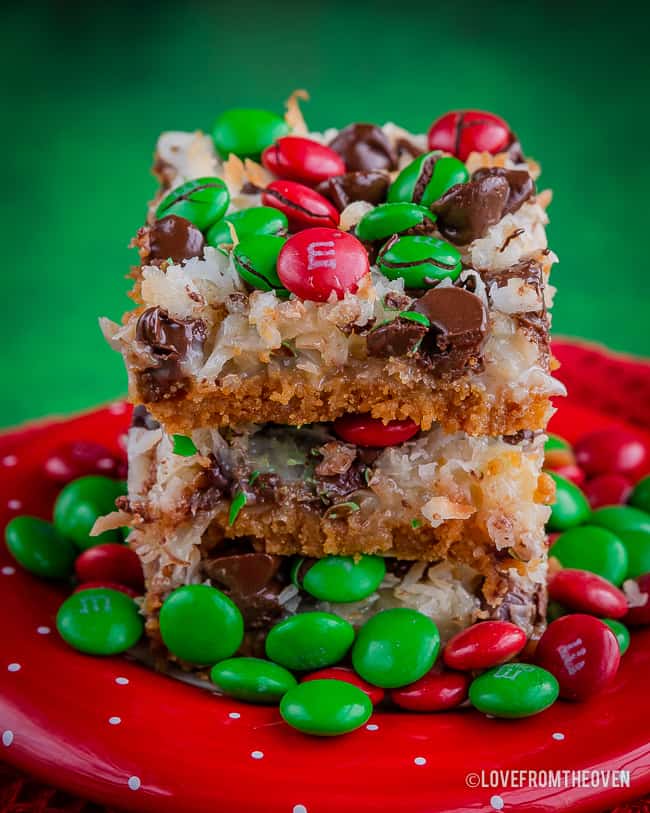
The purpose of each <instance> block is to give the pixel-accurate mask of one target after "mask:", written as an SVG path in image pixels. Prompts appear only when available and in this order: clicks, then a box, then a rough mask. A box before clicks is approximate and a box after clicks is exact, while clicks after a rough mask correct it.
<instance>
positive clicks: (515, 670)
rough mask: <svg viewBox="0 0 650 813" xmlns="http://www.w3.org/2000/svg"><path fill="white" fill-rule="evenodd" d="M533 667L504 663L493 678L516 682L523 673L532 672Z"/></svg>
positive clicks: (524, 664)
mask: <svg viewBox="0 0 650 813" xmlns="http://www.w3.org/2000/svg"><path fill="white" fill-rule="evenodd" d="M532 670H533V667H532V666H529V665H528V664H526V663H504V664H503V666H500V667H499V668H498V669H497V670H496V672H495V673H494V675H493V677H495V678H502V679H503V680H516V678H518V677H519V675H521V674H523V673H524V672H532Z"/></svg>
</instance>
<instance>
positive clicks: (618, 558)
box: [550, 525, 628, 585]
mask: <svg viewBox="0 0 650 813" xmlns="http://www.w3.org/2000/svg"><path fill="white" fill-rule="evenodd" d="M550 555H551V556H555V558H556V559H559V560H560V562H561V563H562V565H563V567H569V568H576V569H578V570H589V571H591V572H592V573H597V574H598V575H599V576H602V577H603V578H604V579H607V580H608V581H610V582H612V584H617V585H618V584H621V582H622V581H623V579H624V578H625V574H626V573H627V567H628V558H627V551H626V549H625V546H624V545H623V543H622V542H621V540H620V539H619V537H618V536H617V535H616V534H614V533H612V531H609V530H607V528H599V527H598V526H597V525H581V526H580V527H579V528H570V529H569V530H568V531H565V532H564V533H563V534H560V536H559V538H558V539H557V541H556V542H555V544H554V545H553V547H552V548H551V551H550Z"/></svg>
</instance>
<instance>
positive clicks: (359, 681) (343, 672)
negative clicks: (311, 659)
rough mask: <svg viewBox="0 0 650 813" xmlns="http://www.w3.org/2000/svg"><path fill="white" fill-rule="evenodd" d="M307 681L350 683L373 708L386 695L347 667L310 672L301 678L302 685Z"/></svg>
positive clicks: (331, 667)
mask: <svg viewBox="0 0 650 813" xmlns="http://www.w3.org/2000/svg"><path fill="white" fill-rule="evenodd" d="M308 680H342V681H343V682H344V683H351V684H352V685H353V686H357V688H359V689H361V691H362V692H364V693H365V694H367V695H368V697H369V698H370V702H371V703H372V704H373V706H376V705H377V703H381V701H382V700H383V699H384V695H385V694H386V693H385V692H384V690H383V689H382V688H380V687H379V686H373V685H372V683H368V681H367V680H364V679H363V678H362V677H359V675H357V673H356V672H354V671H353V670H352V669H350V668H349V667H347V666H330V667H328V668H327V669H319V670H318V671H317V672H310V673H309V674H308V675H305V677H304V678H302V683H305V682H306V681H308Z"/></svg>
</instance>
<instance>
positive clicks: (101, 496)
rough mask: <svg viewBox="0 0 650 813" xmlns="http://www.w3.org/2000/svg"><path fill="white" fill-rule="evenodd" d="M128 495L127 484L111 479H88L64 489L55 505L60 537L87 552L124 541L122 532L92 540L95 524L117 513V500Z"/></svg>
mask: <svg viewBox="0 0 650 813" xmlns="http://www.w3.org/2000/svg"><path fill="white" fill-rule="evenodd" d="M125 493H126V488H125V484H124V483H123V482H122V481H120V480H111V479H110V478H108V477H101V476H98V475H89V476H87V477H80V478H79V479H78V480H73V481H72V482H71V483H68V485H66V486H64V488H63V490H62V491H61V493H60V494H59V496H58V497H57V498H56V502H55V503H54V525H55V527H56V529H57V530H58V531H59V533H60V534H62V535H63V536H66V537H68V539H71V540H72V541H73V542H74V543H75V544H76V545H77V547H79V548H81V549H82V550H85V549H86V548H91V547H93V546H94V545H99V544H101V543H102V542H115V541H119V540H120V539H121V534H120V532H119V530H117V529H115V530H113V531H104V533H101V534H99V535H98V536H90V531H91V529H92V527H93V525H94V524H95V521H96V520H97V519H98V518H99V517H101V516H104V515H105V514H110V513H111V512H112V511H115V500H116V499H117V498H118V497H121V496H122V495H124V494H125Z"/></svg>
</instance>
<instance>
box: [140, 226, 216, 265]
mask: <svg viewBox="0 0 650 813" xmlns="http://www.w3.org/2000/svg"><path fill="white" fill-rule="evenodd" d="M204 245H205V240H204V239H203V234H202V233H201V231H200V229H197V228H196V226H195V225H194V224H193V223H191V222H190V221H189V220H186V219H185V218H184V217H178V216H177V215H167V217H163V218H162V219H161V220H156V222H155V223H154V224H153V225H152V226H150V227H149V230H148V248H149V251H148V255H147V257H143V262H151V261H164V260H171V261H172V262H174V263H180V262H182V261H183V260H189V259H190V258H191V257H201V256H203V248H204Z"/></svg>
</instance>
